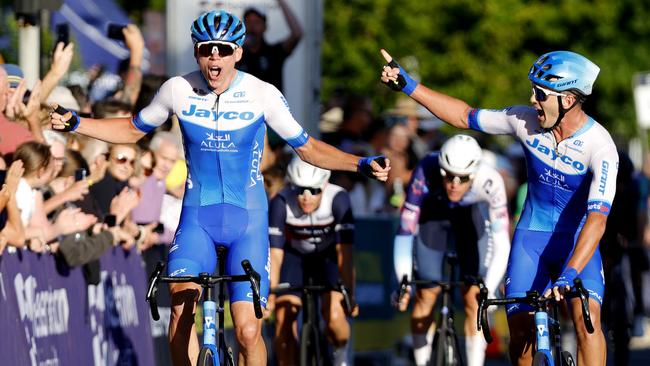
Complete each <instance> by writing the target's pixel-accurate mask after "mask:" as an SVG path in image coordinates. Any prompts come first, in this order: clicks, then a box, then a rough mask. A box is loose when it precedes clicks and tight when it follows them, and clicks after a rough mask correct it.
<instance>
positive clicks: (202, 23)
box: [190, 10, 246, 47]
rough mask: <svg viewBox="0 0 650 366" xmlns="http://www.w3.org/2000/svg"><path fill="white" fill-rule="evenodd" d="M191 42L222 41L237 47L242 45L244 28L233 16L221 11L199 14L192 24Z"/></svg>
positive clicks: (244, 36)
mask: <svg viewBox="0 0 650 366" xmlns="http://www.w3.org/2000/svg"><path fill="white" fill-rule="evenodd" d="M190 29H191V31H192V42H193V43H194V44H197V43H198V42H207V41H223V42H230V43H234V44H236V45H238V46H240V47H241V46H242V45H243V44H244V38H246V26H245V25H244V23H242V21H241V20H239V18H237V17H236V16H235V15H233V14H230V13H228V12H226V11H223V10H213V11H210V12H207V13H203V14H201V15H200V16H199V17H198V18H196V20H195V21H194V22H193V23H192V27H191V28H190Z"/></svg>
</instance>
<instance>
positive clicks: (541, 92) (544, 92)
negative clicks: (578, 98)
mask: <svg viewBox="0 0 650 366" xmlns="http://www.w3.org/2000/svg"><path fill="white" fill-rule="evenodd" d="M533 94H535V100H536V101H538V102H545V101H546V100H547V99H548V97H549V96H550V95H555V96H558V97H566V94H562V93H558V92H554V91H552V90H548V89H544V88H542V87H540V86H538V85H533Z"/></svg>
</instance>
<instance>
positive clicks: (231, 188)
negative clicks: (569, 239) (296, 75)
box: [51, 10, 389, 365]
mask: <svg viewBox="0 0 650 366" xmlns="http://www.w3.org/2000/svg"><path fill="white" fill-rule="evenodd" d="M190 29H191V38H192V43H193V46H194V47H193V50H194V57H195V58H196V62H197V64H198V70H197V71H194V72H191V73H189V74H186V75H182V76H176V77H172V78H171V79H169V80H167V81H166V82H165V83H164V84H163V85H162V86H161V87H160V89H159V90H158V93H157V95H156V96H155V97H154V99H153V101H152V102H151V104H150V105H149V106H147V107H145V108H144V109H143V110H141V111H140V112H139V113H138V114H137V115H136V116H134V117H133V118H110V119H90V118H78V116H76V115H75V114H74V113H72V112H67V113H64V112H63V111H61V110H60V109H59V111H60V112H62V114H60V113H57V112H56V111H54V112H52V113H51V124H52V127H53V128H54V129H56V130H59V131H75V132H76V133H81V134H84V135H87V136H90V137H94V138H98V139H102V140H105V141H108V142H113V143H132V142H135V141H137V140H138V139H140V138H141V137H142V136H144V135H145V134H146V133H148V132H150V131H153V130H154V129H155V128H156V127H158V126H160V125H161V124H163V123H164V122H165V121H166V120H167V119H168V118H169V117H170V116H171V115H172V114H175V115H176V116H177V117H178V119H179V121H180V125H181V130H182V133H183V141H184V146H185V157H186V161H187V167H188V178H187V182H186V190H185V196H184V197H183V209H182V213H181V219H180V223H179V226H178V229H177V230H176V235H175V237H174V241H173V243H172V246H171V248H170V254H169V262H168V266H167V267H168V273H169V275H170V276H172V277H173V276H185V275H197V274H198V273H200V272H208V273H213V272H214V269H215V266H216V247H217V246H219V245H221V246H225V247H227V248H228V249H229V250H228V255H227V263H226V274H233V275H234V274H243V269H242V268H241V266H240V263H241V261H242V260H243V259H248V260H249V261H250V263H251V264H252V266H253V268H254V269H255V270H257V271H259V272H260V273H261V274H262V283H261V292H262V293H261V295H262V297H263V303H265V302H266V298H267V295H268V285H269V283H268V277H269V273H268V271H269V269H268V264H267V263H268V261H269V245H268V228H267V225H268V213H267V211H268V204H267V199H266V196H265V192H264V184H263V179H262V175H261V174H260V171H259V164H260V161H261V158H262V152H263V145H264V141H263V139H264V133H265V130H266V126H267V125H268V126H269V127H271V128H273V129H274V130H275V131H276V132H277V133H278V134H279V135H280V136H281V137H282V138H283V139H285V140H286V141H287V143H289V145H290V146H292V147H293V148H294V150H295V151H296V152H297V153H298V155H299V156H300V157H301V158H302V159H305V160H306V161H309V162H311V163H313V164H315V165H318V166H322V167H324V168H327V169H341V170H348V171H360V172H362V173H364V174H366V175H368V176H369V177H372V178H376V179H380V180H385V179H386V177H387V175H388V170H389V167H388V163H386V165H387V166H386V167H384V168H382V167H381V166H380V164H379V163H378V162H376V161H375V160H376V158H359V157H357V156H354V155H350V154H346V153H343V152H341V151H339V150H337V149H335V148H333V147H332V146H330V145H327V144H325V143H323V142H321V141H319V140H316V139H314V138H311V137H309V135H307V133H306V132H305V131H304V130H303V129H302V127H301V126H300V124H298V122H296V120H295V119H294V118H293V116H292V115H291V113H290V111H289V107H288V104H287V102H286V100H285V99H284V97H283V96H282V94H281V93H280V92H279V91H278V90H277V88H275V87H274V86H272V85H270V84H268V83H266V82H263V81H261V80H259V79H257V78H256V77H254V76H252V75H249V74H246V73H244V72H240V71H238V70H237V69H235V63H236V62H237V61H238V60H239V59H241V57H242V47H241V46H242V44H243V42H244V38H245V32H246V29H245V26H244V24H243V23H242V22H241V21H240V20H239V19H238V18H237V17H236V16H234V15H232V14H230V13H228V12H225V11H223V10H221V11H210V12H207V13H204V14H202V15H200V16H199V17H198V18H197V19H196V20H195V21H194V22H193V23H192V25H191V28H190ZM262 269H264V271H263V270H262ZM170 291H171V297H172V299H171V301H172V313H171V319H170V328H169V340H170V345H171V351H172V359H173V361H174V364H175V365H189V364H193V363H194V362H195V360H196V358H197V356H198V353H199V344H198V340H197V337H196V329H195V327H194V312H195V308H196V304H197V300H198V299H199V296H200V287H199V286H198V285H195V284H185V283H183V284H180V283H178V284H173V285H171V286H170ZM229 293H230V299H231V303H232V304H231V313H232V318H233V322H234V326H235V335H236V338H237V342H238V343H239V351H240V352H239V364H244V365H253V364H254V365H261V364H264V363H265V362H266V348H265V346H264V342H263V340H262V336H261V327H262V322H261V320H259V319H256V317H255V314H254V310H253V304H252V299H251V297H250V296H249V295H250V293H251V289H250V285H249V284H247V283H243V282H239V283H234V284H229Z"/></svg>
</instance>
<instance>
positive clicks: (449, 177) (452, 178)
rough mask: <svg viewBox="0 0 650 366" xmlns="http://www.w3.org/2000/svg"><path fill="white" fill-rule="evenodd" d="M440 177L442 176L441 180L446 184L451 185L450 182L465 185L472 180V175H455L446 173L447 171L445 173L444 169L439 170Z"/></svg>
mask: <svg viewBox="0 0 650 366" xmlns="http://www.w3.org/2000/svg"><path fill="white" fill-rule="evenodd" d="M440 175H442V178H443V179H444V180H446V181H447V182H449V183H452V182H454V183H467V182H469V181H470V180H472V178H474V175H473V174H469V175H456V174H454V173H451V172H448V171H446V170H444V169H440Z"/></svg>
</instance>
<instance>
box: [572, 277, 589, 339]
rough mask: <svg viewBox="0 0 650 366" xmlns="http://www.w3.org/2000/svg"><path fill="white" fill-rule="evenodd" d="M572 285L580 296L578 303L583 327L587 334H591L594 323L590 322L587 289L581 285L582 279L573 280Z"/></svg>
mask: <svg viewBox="0 0 650 366" xmlns="http://www.w3.org/2000/svg"><path fill="white" fill-rule="evenodd" d="M573 286H574V288H575V290H576V291H577V292H578V294H579V297H580V305H581V306H582V318H583V320H584V323H585V328H586V329H587V332H589V334H592V333H593V332H594V325H593V323H592V322H591V312H590V311H589V293H588V292H587V289H586V288H585V287H584V286H583V285H582V280H581V279H579V278H576V279H575V280H573Z"/></svg>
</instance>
